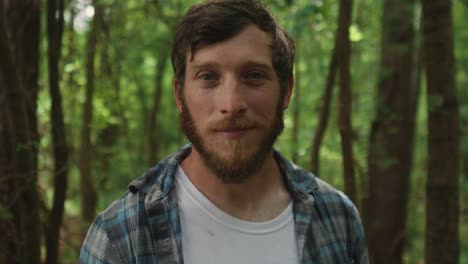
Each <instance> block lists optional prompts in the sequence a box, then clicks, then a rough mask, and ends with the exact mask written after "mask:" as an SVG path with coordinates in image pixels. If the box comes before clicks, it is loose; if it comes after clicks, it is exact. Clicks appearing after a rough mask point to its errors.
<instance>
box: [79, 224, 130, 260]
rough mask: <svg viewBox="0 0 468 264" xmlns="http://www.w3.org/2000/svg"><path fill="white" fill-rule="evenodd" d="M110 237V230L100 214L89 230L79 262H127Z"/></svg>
mask: <svg viewBox="0 0 468 264" xmlns="http://www.w3.org/2000/svg"><path fill="white" fill-rule="evenodd" d="M118 253H119V252H118V250H116V248H115V245H113V243H112V241H111V240H110V239H109V234H108V231H107V230H106V228H105V223H104V222H103V221H102V218H101V216H98V217H97V218H96V220H95V221H94V222H93V224H92V225H91V227H90V228H89V230H88V233H87V235H86V238H85V240H84V242H83V246H82V247H81V251H80V257H79V259H78V261H77V263H78V264H85V263H86V264H118V263H125V262H124V261H123V260H122V259H121V258H120V257H119V254H118Z"/></svg>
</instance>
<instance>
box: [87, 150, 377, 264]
mask: <svg viewBox="0 0 468 264" xmlns="http://www.w3.org/2000/svg"><path fill="white" fill-rule="evenodd" d="M189 153H190V145H187V146H185V147H183V148H182V149H180V150H179V151H177V152H176V153H174V154H172V155H171V156H168V157H167V158H165V159H164V160H162V161H161V162H160V163H159V164H158V165H156V166H155V167H153V168H152V169H150V170H149V171H148V172H147V173H145V175H143V176H142V177H140V178H138V179H136V180H134V181H132V182H131V183H130V185H129V191H128V192H127V193H126V194H125V195H124V196H123V197H122V198H120V199H119V200H117V201H115V202H114V203H113V204H112V205H110V207H109V208H108V209H107V210H105V211H104V212H102V213H101V214H99V215H98V217H97V218H96V220H95V221H94V223H93V224H92V225H91V227H90V229H89V231H88V234H87V236H86V239H85V240H84V243H83V246H82V248H81V252H80V257H79V259H78V263H139V264H145V263H148V264H149V263H152V264H153V263H158V264H162V263H165V264H172V263H179V264H182V263H184V259H183V257H182V239H181V236H182V234H181V227H180V221H179V213H178V208H177V199H176V197H175V191H174V175H175V172H176V170H177V166H178V165H179V164H180V163H181V161H182V160H183V159H184V158H185V157H186V156H187V155H188V154H189ZM274 156H275V159H276V161H277V163H278V165H279V166H280V168H281V171H282V173H283V175H284V177H285V178H286V181H287V183H288V187H289V190H290V192H291V194H292V198H293V214H294V221H295V232H296V241H297V246H298V250H299V252H298V254H299V259H300V260H301V263H302V264H306V263H317V264H320V263H340V264H341V263H368V262H369V260H368V254H367V246H366V240H365V236H364V231H363V227H362V224H361V220H360V218H359V213H358V212H357V210H356V208H355V206H354V205H353V204H352V202H351V201H350V200H349V199H348V198H347V197H346V196H345V195H344V194H342V193H341V192H339V191H337V190H335V189H334V188H333V187H331V186H330V185H328V184H327V183H325V182H324V181H322V180H320V179H318V178H316V177H315V176H314V175H313V174H311V173H310V172H307V171H305V170H303V169H301V168H299V167H297V166H295V165H293V164H292V163H290V162H289V161H287V160H286V159H285V158H284V157H283V156H282V155H281V154H280V153H279V152H277V151H275V152H274ZM185 261H186V262H187V263H190V260H185ZM219 263H223V262H222V260H220V262H219Z"/></svg>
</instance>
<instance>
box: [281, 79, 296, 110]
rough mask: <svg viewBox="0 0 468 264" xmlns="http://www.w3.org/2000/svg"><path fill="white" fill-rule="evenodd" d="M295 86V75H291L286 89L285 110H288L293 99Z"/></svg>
mask: <svg viewBox="0 0 468 264" xmlns="http://www.w3.org/2000/svg"><path fill="white" fill-rule="evenodd" d="M293 87H294V76H291V78H290V79H289V81H288V86H287V87H286V91H285V95H284V100H283V110H286V109H287V108H288V106H289V102H290V101H291V95H292V91H293Z"/></svg>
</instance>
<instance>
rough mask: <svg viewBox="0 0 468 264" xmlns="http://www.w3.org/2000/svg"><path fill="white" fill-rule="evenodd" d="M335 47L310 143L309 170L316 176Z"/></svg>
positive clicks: (334, 60)
mask: <svg viewBox="0 0 468 264" xmlns="http://www.w3.org/2000/svg"><path fill="white" fill-rule="evenodd" d="M336 47H337V41H335V46H334V47H333V51H332V54H331V57H330V62H329V64H328V74H327V81H326V83H325V90H324V92H323V95H322V100H320V101H321V105H320V115H319V121H318V125H317V129H316V130H315V135H314V139H313V141H312V151H311V155H310V170H311V171H312V172H314V173H315V174H317V175H320V171H319V170H320V167H319V165H320V164H319V160H320V147H321V145H322V141H323V136H324V135H325V131H326V130H327V124H328V119H329V116H330V104H331V100H332V97H333V87H334V85H335V75H336V68H337V56H336Z"/></svg>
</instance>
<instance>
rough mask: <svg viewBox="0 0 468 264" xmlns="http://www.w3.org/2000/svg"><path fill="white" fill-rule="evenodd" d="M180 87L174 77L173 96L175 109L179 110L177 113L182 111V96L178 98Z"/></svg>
mask: <svg viewBox="0 0 468 264" xmlns="http://www.w3.org/2000/svg"><path fill="white" fill-rule="evenodd" d="M181 88H182V87H181V86H180V84H179V82H178V81H177V79H174V98H175V102H176V106H177V109H178V110H179V113H180V112H182V98H180V95H181V93H180V91H179V89H181Z"/></svg>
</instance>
